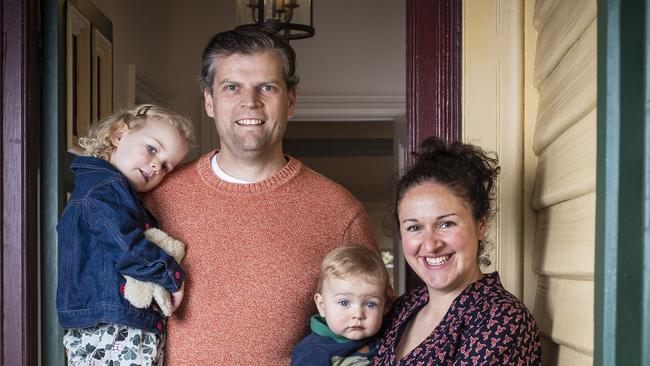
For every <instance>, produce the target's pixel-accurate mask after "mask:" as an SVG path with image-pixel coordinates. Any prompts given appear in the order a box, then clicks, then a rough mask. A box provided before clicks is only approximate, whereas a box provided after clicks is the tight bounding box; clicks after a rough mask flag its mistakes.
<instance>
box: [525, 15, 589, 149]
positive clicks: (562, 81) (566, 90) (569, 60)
mask: <svg viewBox="0 0 650 366" xmlns="http://www.w3.org/2000/svg"><path fill="white" fill-rule="evenodd" d="M596 31H597V27H596V22H595V21H594V22H592V23H591V25H590V26H589V27H588V28H587V30H586V32H585V33H584V34H583V35H582V36H581V37H580V38H579V39H578V41H577V42H576V43H575V44H574V46H573V47H571V48H570V49H569V51H568V52H567V54H566V55H565V56H564V57H563V58H562V60H561V62H560V63H559V64H558V65H557V66H556V67H555V69H554V70H553V72H552V73H551V74H550V75H549V77H548V79H546V80H544V82H543V83H542V84H541V87H540V101H539V105H540V107H539V111H538V115H537V126H536V131H535V140H534V141H533V149H534V151H535V153H536V154H538V155H539V154H540V152H541V151H542V150H543V149H545V148H546V147H547V146H548V144H550V143H551V141H553V140H555V139H556V138H557V137H558V136H559V135H560V134H561V133H563V132H564V131H566V130H567V129H568V128H569V127H570V126H571V125H572V124H574V123H575V122H577V121H578V120H579V119H580V118H582V117H583V116H584V115H585V114H587V113H588V112H589V111H590V110H592V109H593V108H595V106H596V89H597V85H596V72H597V69H596V48H597V34H596Z"/></svg>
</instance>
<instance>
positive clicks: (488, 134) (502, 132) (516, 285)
mask: <svg viewBox="0 0 650 366" xmlns="http://www.w3.org/2000/svg"><path fill="white" fill-rule="evenodd" d="M522 16H523V7H522V3H521V2H520V1H517V0H465V1H464V2H463V24H464V26H463V107H462V110H463V133H462V135H463V138H464V140H465V142H470V143H475V144H477V145H479V146H481V147H482V148H483V149H485V150H487V151H494V152H496V153H497V154H498V155H499V159H500V165H501V168H502V170H501V177H500V181H499V184H498V187H497V190H498V193H497V202H496V206H497V207H496V208H497V209H498V213H497V215H496V217H495V218H494V220H493V221H492V222H491V223H490V239H491V240H492V243H494V245H493V246H492V248H490V250H489V255H490V258H491V260H492V262H493V263H492V264H491V265H490V266H487V267H484V268H482V269H483V271H485V272H490V271H494V270H498V271H499V273H500V275H501V280H502V282H503V284H504V286H505V288H507V289H508V290H509V291H511V292H512V293H513V294H515V295H516V296H519V297H521V296H522V277H523V275H522V250H523V244H522V228H521V225H520V223H521V215H522V214H521V207H522V204H521V199H522V196H521V186H522V184H523V183H522V175H521V171H522V167H523V161H522V157H523V152H522V146H523V142H522V134H523V131H522V129H523V126H522V123H521V117H522V113H523V111H522V104H523V103H522V98H523V92H522V48H521V42H522V39H521V37H522V32H523V31H522V28H521V26H522V22H521V19H522Z"/></svg>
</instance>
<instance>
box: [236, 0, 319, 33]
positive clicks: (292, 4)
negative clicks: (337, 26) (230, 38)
mask: <svg viewBox="0 0 650 366" xmlns="http://www.w3.org/2000/svg"><path fill="white" fill-rule="evenodd" d="M236 1H237V24H238V28H239V27H261V28H265V29H268V30H271V31H273V32H275V34H277V35H278V36H279V37H280V38H284V39H286V40H290V39H301V38H309V37H312V36H313V35H314V26H313V10H312V0H236Z"/></svg>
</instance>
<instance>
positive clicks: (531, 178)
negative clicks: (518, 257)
mask: <svg viewBox="0 0 650 366" xmlns="http://www.w3.org/2000/svg"><path fill="white" fill-rule="evenodd" d="M524 4H525V10H524V83H523V87H524V133H523V137H524V141H523V142H524V151H523V154H524V167H523V177H524V185H523V197H524V202H523V204H522V211H523V212H522V213H523V224H524V227H523V244H524V253H523V254H524V255H523V257H524V258H523V264H524V265H523V277H524V289H523V300H524V303H525V304H526V306H528V308H529V309H532V308H533V304H534V302H535V294H536V292H537V275H536V274H535V273H534V272H533V251H534V249H533V248H534V243H535V221H536V219H537V214H536V213H535V211H533V209H532V206H531V205H530V202H532V197H533V189H534V186H535V172H536V170H537V156H536V155H535V153H533V136H534V131H535V123H536V121H537V108H538V100H539V92H538V91H537V89H536V88H535V87H534V86H533V71H534V69H535V50H536V46H537V31H536V30H535V27H534V26H533V16H534V14H535V6H536V2H535V1H534V0H527V1H525V3H524Z"/></svg>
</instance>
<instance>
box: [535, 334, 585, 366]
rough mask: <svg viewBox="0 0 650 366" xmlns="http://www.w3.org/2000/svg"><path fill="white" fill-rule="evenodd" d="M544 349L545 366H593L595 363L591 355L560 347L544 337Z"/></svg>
mask: <svg viewBox="0 0 650 366" xmlns="http://www.w3.org/2000/svg"><path fill="white" fill-rule="evenodd" d="M542 347H543V349H544V353H543V354H542V364H543V365H569V366H591V365H593V362H594V359H593V357H592V356H591V355H586V354H584V353H581V352H578V351H576V350H574V349H571V348H569V347H566V346H562V345H559V344H557V343H554V342H553V341H552V340H550V339H548V338H546V337H542Z"/></svg>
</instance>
